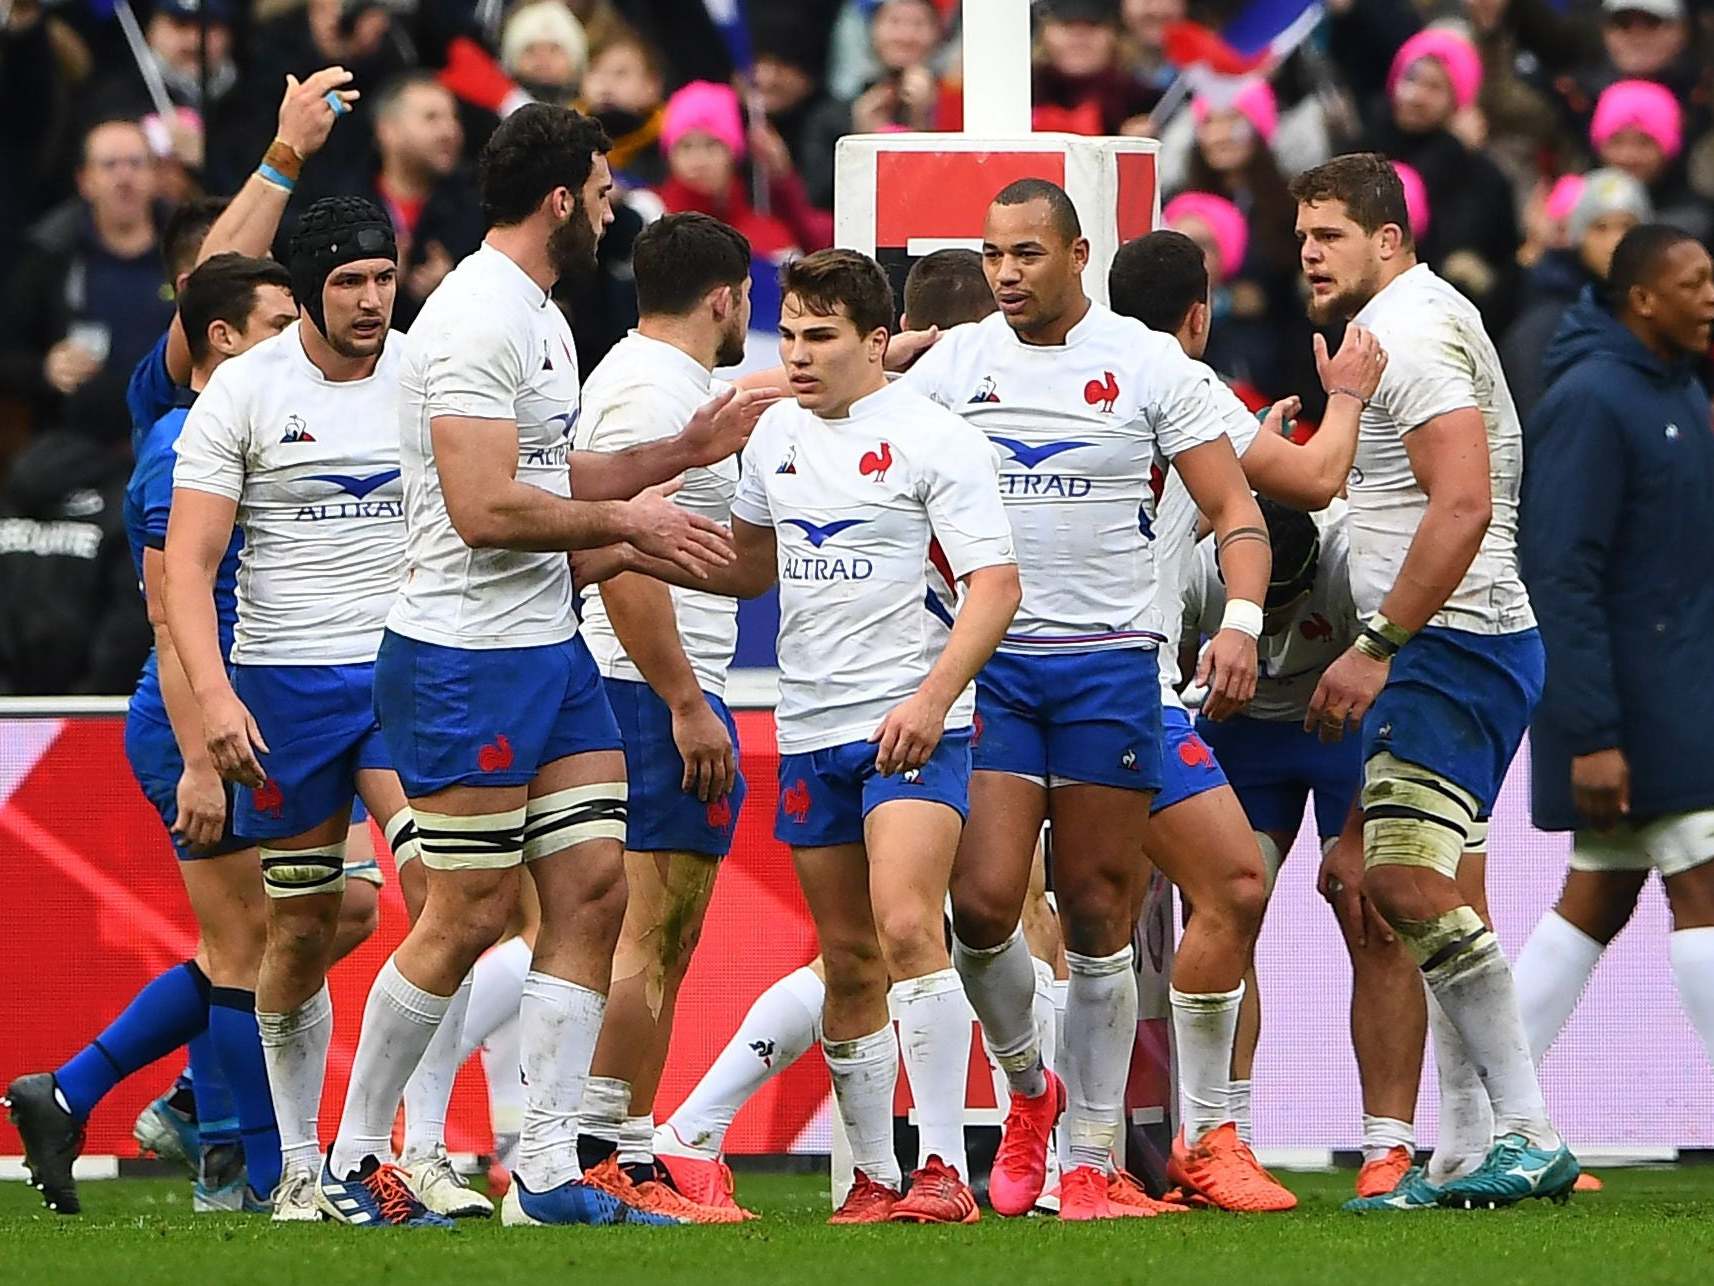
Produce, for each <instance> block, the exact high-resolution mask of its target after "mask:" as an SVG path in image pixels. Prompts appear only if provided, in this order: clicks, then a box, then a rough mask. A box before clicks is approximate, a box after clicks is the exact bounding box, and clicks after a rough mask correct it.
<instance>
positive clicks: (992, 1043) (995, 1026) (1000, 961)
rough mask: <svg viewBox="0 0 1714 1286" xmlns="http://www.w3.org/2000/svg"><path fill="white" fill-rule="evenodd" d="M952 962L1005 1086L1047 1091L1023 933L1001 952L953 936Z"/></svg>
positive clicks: (1031, 1093) (1029, 1093) (1031, 965)
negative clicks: (1002, 1074)
mask: <svg viewBox="0 0 1714 1286" xmlns="http://www.w3.org/2000/svg"><path fill="white" fill-rule="evenodd" d="M952 963H953V964H954V965H955V966H956V967H957V969H958V976H959V978H960V979H962V980H963V983H964V994H965V995H966V996H967V997H968V998H969V1000H970V1007H971V1008H972V1009H974V1010H975V1011H976V1018H977V1021H979V1022H980V1023H981V1024H982V1035H983V1038H984V1039H985V1040H986V1041H987V1042H988V1048H989V1049H990V1050H992V1051H993V1054H994V1061H995V1062H997V1063H999V1065H1000V1068H1001V1070H1002V1071H1004V1072H1005V1073H1006V1083H1007V1084H1008V1085H1009V1086H1010V1087H1011V1090H1012V1092H1013V1093H1014V1094H1022V1095H1024V1096H1025V1097H1027V1098H1035V1097H1037V1096H1038V1095H1040V1094H1041V1093H1042V1092H1043V1091H1044V1090H1046V1089H1047V1076H1046V1074H1045V1073H1044V1071H1043V1068H1042V1054H1041V1044H1040V1041H1039V1039H1038V1037H1037V1033H1036V1024H1035V1010H1034V1004H1035V993H1036V975H1035V959H1034V957H1033V956H1031V955H1030V948H1029V944H1028V943H1026V942H1025V941H1024V931H1023V929H1022V928H1021V927H1020V928H1018V929H1016V930H1014V931H1013V933H1012V936H1011V937H1009V938H1007V939H1006V940H1005V941H1004V942H1002V943H1001V944H1000V945H999V946H997V947H982V948H975V947H967V946H965V945H964V944H963V943H962V942H960V941H959V940H958V938H957V936H956V934H955V935H954V936H953V939H952ZM960 1173H963V1172H962V1171H960Z"/></svg>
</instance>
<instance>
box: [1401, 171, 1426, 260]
mask: <svg viewBox="0 0 1714 1286" xmlns="http://www.w3.org/2000/svg"><path fill="white" fill-rule="evenodd" d="M1393 169H1394V170H1396V171H1397V172H1398V176H1399V185H1400V186H1401V187H1403V188H1404V190H1405V217H1406V218H1407V219H1409V220H1410V234H1411V236H1412V237H1413V238H1417V239H1419V240H1420V239H1421V238H1423V237H1426V236H1427V235H1428V185H1427V184H1426V183H1424V182H1423V181H1422V175H1420V174H1418V173H1417V172H1416V167H1415V166H1414V165H1406V164H1405V163H1404V162H1403V161H1394V162H1393Z"/></svg>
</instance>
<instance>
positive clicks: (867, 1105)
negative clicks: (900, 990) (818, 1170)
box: [821, 1023, 899, 1190]
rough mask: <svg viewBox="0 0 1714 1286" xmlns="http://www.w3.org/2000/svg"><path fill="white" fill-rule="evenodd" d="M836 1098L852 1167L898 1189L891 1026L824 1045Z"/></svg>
mask: <svg viewBox="0 0 1714 1286" xmlns="http://www.w3.org/2000/svg"><path fill="white" fill-rule="evenodd" d="M821 1052H822V1053H823V1055H825V1056H826V1058H827V1071H828V1074H829V1075H830V1076H832V1078H833V1099H834V1103H835V1105H836V1106H837V1107H838V1109H839V1119H840V1121H841V1122H842V1123H843V1124H844V1126H845V1138H846V1140H847V1141H848V1142H849V1143H850V1145H851V1164H852V1166H853V1167H854V1168H856V1169H858V1170H861V1171H862V1172H863V1173H864V1174H866V1175H868V1176H869V1177H870V1178H871V1179H873V1180H874V1181H875V1182H876V1183H879V1184H883V1185H885V1186H886V1187H889V1188H892V1189H894V1190H897V1189H898V1187H899V1158H898V1157H897V1155H896V1154H895V1153H894V1152H893V1090H894V1088H895V1087H896V1086H897V1084H898V1079H899V1042H898V1041H897V1040H896V1039H895V1038H894V1036H893V1025H892V1023H888V1024H887V1025H886V1026H885V1027H883V1028H881V1030H880V1031H876V1032H870V1033H869V1034H868V1035H867V1036H859V1037H857V1038H856V1039H855V1040H828V1039H827V1038H826V1037H825V1036H824V1037H822V1041H821Z"/></svg>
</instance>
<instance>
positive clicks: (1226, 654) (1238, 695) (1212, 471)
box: [1172, 436, 1273, 719]
mask: <svg viewBox="0 0 1714 1286" xmlns="http://www.w3.org/2000/svg"><path fill="white" fill-rule="evenodd" d="M1172 464H1173V468H1175V469H1177V470H1178V475H1179V477H1181V478H1183V479H1184V485H1185V489H1186V490H1187V491H1189V492H1190V496H1191V499H1193V500H1194V501H1196V507H1197V508H1198V509H1200V510H1202V512H1203V513H1205V514H1206V515H1208V520H1209V521H1210V522H1211V523H1212V524H1213V525H1214V541H1215V547H1216V548H1217V549H1218V550H1219V553H1220V572H1221V575H1222V577H1223V578H1224V579H1225V582H1226V611H1225V614H1224V615H1223V617H1222V618H1221V628H1220V629H1219V630H1218V631H1217V632H1216V633H1215V635H1214V637H1213V638H1212V639H1210V640H1209V643H1208V646H1207V648H1205V649H1204V650H1203V653H1202V660H1201V663H1200V664H1199V665H1198V666H1197V668H1196V682H1197V683H1199V684H1206V685H1207V688H1208V699H1207V700H1206V701H1205V702H1204V703H1203V707H1202V709H1203V713H1205V714H1206V715H1207V716H1208V717H1209V718H1210V719H1224V718H1227V717H1228V716H1230V715H1233V714H1236V713H1237V712H1238V711H1239V710H1241V709H1243V707H1244V706H1245V705H1246V704H1247V703H1248V702H1249V700H1250V698H1251V697H1253V696H1255V695H1256V640H1257V639H1258V638H1260V637H1261V633H1262V601H1263V599H1265V598H1266V597H1267V592H1268V576H1269V575H1270V573H1271V572H1272V570H1273V549H1272V546H1270V545H1269V543H1268V529H1267V527H1266V526H1265V525H1264V523H1263V522H1262V512H1261V510H1260V509H1258V508H1256V498H1255V497H1254V496H1253V495H1251V494H1250V485H1249V483H1248V482H1247V481H1246V480H1245V477H1244V470H1243V469H1242V468H1241V467H1240V466H1239V464H1238V457H1237V456H1236V455H1234V454H1233V452H1232V440H1231V439H1230V438H1228V437H1224V436H1222V437H1219V438H1216V439H1215V440H1214V441H1212V442H1205V443H1203V444H1202V445H1201V446H1197V447H1192V448H1191V449H1190V450H1188V451H1180V452H1179V453H1178V454H1177V455H1176V456H1174V457H1173V460H1172Z"/></svg>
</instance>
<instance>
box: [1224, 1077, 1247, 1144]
mask: <svg viewBox="0 0 1714 1286" xmlns="http://www.w3.org/2000/svg"><path fill="white" fill-rule="evenodd" d="M1226 1115H1227V1116H1228V1117H1229V1118H1231V1121H1232V1124H1233V1125H1236V1126H1237V1127H1238V1137H1239V1138H1240V1139H1242V1140H1243V1141H1244V1142H1245V1143H1249V1142H1251V1141H1252V1140H1251V1138H1250V1082H1249V1081H1239V1080H1228V1081H1227V1082H1226Z"/></svg>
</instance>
